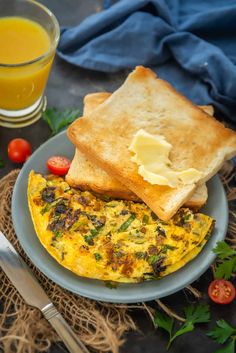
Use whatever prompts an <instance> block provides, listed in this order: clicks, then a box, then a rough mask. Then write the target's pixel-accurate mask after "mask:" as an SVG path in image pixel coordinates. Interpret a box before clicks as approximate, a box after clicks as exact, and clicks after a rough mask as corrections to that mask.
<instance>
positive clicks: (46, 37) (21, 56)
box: [0, 0, 60, 127]
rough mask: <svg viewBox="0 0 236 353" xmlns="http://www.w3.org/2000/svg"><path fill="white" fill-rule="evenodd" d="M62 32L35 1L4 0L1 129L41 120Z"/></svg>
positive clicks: (0, 1)
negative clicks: (47, 86) (45, 95)
mask: <svg viewBox="0 0 236 353" xmlns="http://www.w3.org/2000/svg"><path fill="white" fill-rule="evenodd" d="M59 36H60V29H59V25H58V22H57V20H56V18H55V16H54V15H53V14H52V12H51V11H50V10H49V9H47V8H46V7H45V6H43V5H41V4H40V3H38V2H36V1H33V0H7V1H6V0H0V125H2V126H9V127H15V126H21V125H22V126H24V125H29V124H30V123H32V122H33V121H35V119H36V118H38V117H39V116H40V110H42V109H43V105H44V104H43V103H44V99H43V93H44V89H45V86H46V83H47V79H48V75H49V72H50V69H51V65H52V62H53V58H54V55H55V50H56V47H57V44H58V41H59Z"/></svg>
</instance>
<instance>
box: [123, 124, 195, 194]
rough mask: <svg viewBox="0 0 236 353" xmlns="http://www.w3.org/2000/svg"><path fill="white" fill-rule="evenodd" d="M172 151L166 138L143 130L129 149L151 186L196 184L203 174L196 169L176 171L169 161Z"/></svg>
mask: <svg viewBox="0 0 236 353" xmlns="http://www.w3.org/2000/svg"><path fill="white" fill-rule="evenodd" d="M171 149H172V145H171V144H170V143H168V142H167V141H166V139H165V137H164V136H162V135H159V134H155V135H151V134H149V133H147V132H146V131H144V130H142V129H141V130H139V131H138V132H137V133H136V134H135V135H134V137H133V140H132V142H131V145H130V147H129V150H130V151H131V152H133V153H134V156H133V157H132V158H131V159H132V161H133V162H135V163H137V164H138V166H139V168H138V173H139V174H140V175H141V176H142V177H143V178H144V180H146V181H148V182H149V183H150V184H157V185H168V186H170V187H177V186H178V185H180V184H182V185H187V184H194V183H196V182H197V181H198V180H199V179H200V178H201V177H202V173H201V172H199V171H198V170H197V169H195V168H189V169H185V170H174V169H173V167H172V163H171V161H170V159H169V154H170V151H171Z"/></svg>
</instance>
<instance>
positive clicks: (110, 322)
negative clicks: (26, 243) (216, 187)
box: [0, 163, 236, 353]
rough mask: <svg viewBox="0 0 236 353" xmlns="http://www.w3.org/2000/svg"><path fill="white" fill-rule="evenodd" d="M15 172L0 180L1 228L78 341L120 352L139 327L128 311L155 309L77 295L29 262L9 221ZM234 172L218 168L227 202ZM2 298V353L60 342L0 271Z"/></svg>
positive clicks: (232, 229)
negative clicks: (97, 300)
mask: <svg viewBox="0 0 236 353" xmlns="http://www.w3.org/2000/svg"><path fill="white" fill-rule="evenodd" d="M18 173H19V170H15V171H12V172H11V173H9V174H8V175H6V176H5V177H4V178H3V179H1V180H0V200H1V201H0V230H1V231H3V232H4V234H5V235H6V236H7V238H8V239H9V241H10V242H11V243H12V245H13V246H14V247H15V249H16V250H17V251H18V253H19V254H20V255H21V256H22V257H23V259H24V260H25V261H26V263H27V264H28V265H29V267H30V268H31V270H32V271H33V273H34V275H35V277H36V278H37V279H38V281H39V282H40V284H41V285H42V287H43V288H44V290H45V292H46V293H47V295H48V296H49V297H50V299H51V300H52V302H53V303H54V305H55V306H56V307H57V309H58V310H59V312H60V313H61V314H62V315H63V317H64V318H65V319H66V321H67V322H68V323H69V325H70V326H71V327H72V329H73V330H74V332H75V333H76V334H78V336H79V337H80V338H81V340H82V341H83V342H84V343H85V344H86V345H88V347H90V348H92V349H94V350H96V351H98V352H108V351H111V352H112V353H118V351H119V347H120V346H121V345H122V344H123V342H124V338H123V337H124V333H125V332H126V331H128V330H130V329H133V330H137V327H136V325H135V323H134V321H133V320H132V318H131V316H130V315H129V310H130V309H133V310H134V308H137V309H144V310H146V311H147V314H148V315H149V316H150V318H151V319H153V309H152V308H151V307H149V306H147V305H146V304H142V305H139V306H135V305H132V306H128V305H112V304H107V303H100V302H95V301H92V300H89V299H86V298H83V297H80V296H78V295H75V294H73V293H70V292H69V291H67V290H65V289H63V288H61V287H60V286H58V285H56V284H55V283H54V282H52V281H51V280H49V279H48V278H47V277H46V276H44V275H43V274H42V273H41V272H40V271H39V270H38V269H37V268H36V267H35V266H34V265H33V264H32V263H31V261H30V260H29V259H28V257H27V256H26V254H25V253H24V251H23V249H22V248H21V246H20V244H19V242H18V240H17V238H16V234H15V231H14V229H13V225H12V219H11V197H12V191H13V187H14V183H15V181H16V178H17V175H18ZM233 176H234V170H233V165H232V164H230V163H227V164H226V165H225V166H224V168H223V169H222V171H221V178H222V181H223V183H224V185H225V188H226V192H227V197H228V200H229V201H230V204H231V202H233V201H234V200H235V199H236V188H231V187H230V186H229V185H230V181H231V179H232V178H233ZM19 212H20V211H19ZM230 220H231V221H230V224H229V232H228V235H227V240H228V241H229V242H230V244H231V245H232V246H233V247H234V246H235V245H236V219H235V214H234V212H233V211H232V210H230ZM189 289H190V290H191V291H192V293H193V294H194V295H195V296H196V297H197V296H198V295H199V293H198V292H197V291H195V290H194V288H192V287H191V286H189ZM0 300H1V304H2V305H3V306H2V308H1V313H0V351H1V349H2V350H3V352H5V353H13V352H17V353H36V352H45V351H46V350H47V349H48V348H49V347H50V346H51V344H53V343H55V342H57V341H58V340H59V338H58V336H57V335H56V333H55V331H54V330H53V329H52V327H51V326H50V325H49V324H48V322H47V321H46V320H45V319H44V318H43V316H42V314H41V313H40V311H39V310H38V309H35V308H32V307H30V306H28V305H27V304H26V303H25V302H24V300H23V299H22V298H21V296H20V294H19V293H18V292H17V290H16V289H15V288H14V287H13V285H12V284H11V282H10V281H9V280H8V278H7V277H6V275H5V273H4V272H3V271H2V270H1V269H0ZM157 304H158V305H159V306H161V308H162V309H163V310H165V311H166V312H167V313H168V314H169V315H171V316H174V317H177V318H178V316H177V315H176V314H175V313H174V312H173V311H172V310H171V309H170V308H167V307H166V306H165V305H164V304H163V303H162V302H161V301H160V300H157ZM180 319H181V318H180Z"/></svg>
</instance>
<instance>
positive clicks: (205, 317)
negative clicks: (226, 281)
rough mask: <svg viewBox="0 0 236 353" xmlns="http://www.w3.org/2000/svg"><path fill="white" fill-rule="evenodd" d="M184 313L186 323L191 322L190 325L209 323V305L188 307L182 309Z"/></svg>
mask: <svg viewBox="0 0 236 353" xmlns="http://www.w3.org/2000/svg"><path fill="white" fill-rule="evenodd" d="M184 313H185V317H186V322H191V323H192V324H197V323H204V322H208V321H210V312H209V305H205V304H199V305H195V306H194V305H189V306H188V307H187V308H184Z"/></svg>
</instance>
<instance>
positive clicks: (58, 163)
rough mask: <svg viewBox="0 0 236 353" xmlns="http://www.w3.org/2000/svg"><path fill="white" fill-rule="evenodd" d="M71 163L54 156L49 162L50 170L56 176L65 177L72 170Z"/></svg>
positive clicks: (66, 159)
mask: <svg viewBox="0 0 236 353" xmlns="http://www.w3.org/2000/svg"><path fill="white" fill-rule="evenodd" d="M70 164H71V161H70V160H69V159H68V158H66V157H63V156H53V157H50V158H49V159H48V160H47V167H48V170H49V171H50V172H51V173H52V174H55V175H65V174H66V173H67V172H68V170H69V168H70Z"/></svg>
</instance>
